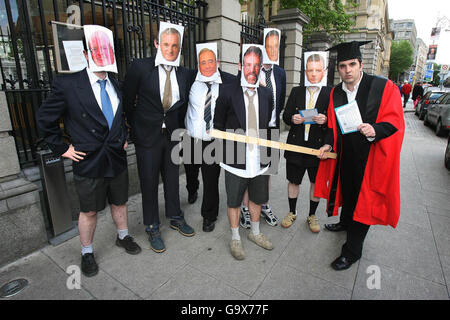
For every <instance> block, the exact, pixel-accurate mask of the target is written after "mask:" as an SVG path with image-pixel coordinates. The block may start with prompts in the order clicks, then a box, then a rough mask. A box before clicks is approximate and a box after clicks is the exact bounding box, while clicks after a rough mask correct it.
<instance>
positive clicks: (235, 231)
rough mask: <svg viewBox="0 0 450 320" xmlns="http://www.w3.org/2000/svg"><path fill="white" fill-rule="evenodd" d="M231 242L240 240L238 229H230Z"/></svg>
mask: <svg viewBox="0 0 450 320" xmlns="http://www.w3.org/2000/svg"><path fill="white" fill-rule="evenodd" d="M231 240H241V236H240V235H239V227H237V228H231Z"/></svg>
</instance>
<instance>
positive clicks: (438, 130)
mask: <svg viewBox="0 0 450 320" xmlns="http://www.w3.org/2000/svg"><path fill="white" fill-rule="evenodd" d="M444 131H445V130H444V128H443V127H442V121H441V119H438V122H437V124H436V129H435V132H436V135H437V136H439V137H440V136H442V135H444Z"/></svg>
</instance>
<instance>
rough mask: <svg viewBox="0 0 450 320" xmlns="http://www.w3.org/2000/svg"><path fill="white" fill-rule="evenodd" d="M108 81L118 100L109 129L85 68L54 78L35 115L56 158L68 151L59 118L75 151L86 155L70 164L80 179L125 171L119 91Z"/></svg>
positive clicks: (124, 131)
mask: <svg viewBox="0 0 450 320" xmlns="http://www.w3.org/2000/svg"><path fill="white" fill-rule="evenodd" d="M109 79H110V80H111V83H112V84H113V85H114V88H115V89H116V92H117V96H118V97H119V100H120V102H119V106H118V109H117V111H116V114H115V117H114V121H113V124H112V127H111V130H110V129H109V127H108V123H107V121H106V118H105V116H104V115H103V112H102V110H101V108H100V106H99V105H98V103H97V100H96V99H95V95H94V92H93V91H92V87H91V84H90V83H89V76H88V74H87V71H86V69H84V70H82V71H79V72H76V73H73V74H70V75H61V76H58V77H57V78H55V80H54V81H53V85H52V91H51V92H50V94H49V96H48V97H47V99H46V100H45V101H44V102H43V104H42V106H41V107H40V109H39V110H38V113H37V124H38V126H39V128H40V130H41V131H42V134H43V136H44V138H45V141H46V142H47V144H48V146H49V148H50V149H51V150H52V151H53V153H55V155H57V156H60V155H62V154H63V153H65V152H66V151H67V149H68V148H69V145H68V144H67V143H65V142H64V140H63V137H62V132H61V129H60V127H59V119H60V118H61V117H62V118H63V120H64V127H65V129H66V130H67V132H68V133H69V135H70V143H72V144H73V146H74V148H75V150H76V151H82V152H85V153H87V155H86V156H85V157H84V160H81V161H80V162H75V161H74V162H73V172H74V174H76V175H79V176H83V177H91V178H99V177H114V176H117V175H118V174H119V173H121V172H122V171H123V170H125V169H126V168H127V154H126V151H125V150H124V149H123V146H124V144H125V141H126V138H127V131H126V127H125V119H124V114H123V108H122V101H121V92H120V88H119V84H118V82H117V81H116V80H115V79H114V78H112V77H109Z"/></svg>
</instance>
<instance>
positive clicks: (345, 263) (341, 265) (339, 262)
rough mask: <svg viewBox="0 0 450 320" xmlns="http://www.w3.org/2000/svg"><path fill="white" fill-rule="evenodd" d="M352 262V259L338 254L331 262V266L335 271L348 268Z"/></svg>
mask: <svg viewBox="0 0 450 320" xmlns="http://www.w3.org/2000/svg"><path fill="white" fill-rule="evenodd" d="M353 263H354V261H352V260H350V259H349V258H346V257H344V256H340V257H339V258H337V259H336V260H334V261H333V262H332V263H331V267H332V268H333V269H334V270H336V271H341V270H345V269H348V268H350V267H351V265H352V264H353Z"/></svg>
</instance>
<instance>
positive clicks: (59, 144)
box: [37, 77, 69, 156]
mask: <svg viewBox="0 0 450 320" xmlns="http://www.w3.org/2000/svg"><path fill="white" fill-rule="evenodd" d="M62 82H63V80H62V79H61V78H60V77H57V78H55V80H54V81H53V83H52V90H51V92H50V94H49V96H48V97H47V99H46V100H45V101H44V102H43V103H42V105H41V107H40V108H39V111H38V113H37V124H38V126H39V129H40V130H41V131H42V134H43V136H44V139H45V142H47V145H48V147H49V148H50V149H51V150H52V152H53V153H54V154H55V155H57V156H61V155H62V154H64V153H65V152H66V151H67V149H69V145H68V144H67V143H65V142H64V139H63V136H62V132H61V128H60V127H59V119H60V118H61V117H62V116H64V114H65V113H66V110H67V103H66V100H65V96H64V88H63V85H62Z"/></svg>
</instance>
